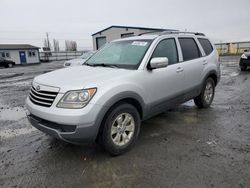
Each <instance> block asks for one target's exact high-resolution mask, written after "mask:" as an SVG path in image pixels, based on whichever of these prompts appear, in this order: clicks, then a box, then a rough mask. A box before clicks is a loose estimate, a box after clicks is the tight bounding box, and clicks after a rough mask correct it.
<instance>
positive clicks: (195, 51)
mask: <svg viewBox="0 0 250 188" xmlns="http://www.w3.org/2000/svg"><path fill="white" fill-rule="evenodd" d="M179 42H180V45H181V50H182V55H183V61H188V60H191V59H196V58H199V57H200V56H201V53H200V50H199V48H198V46H197V44H196V42H195V40H194V39H193V38H179Z"/></svg>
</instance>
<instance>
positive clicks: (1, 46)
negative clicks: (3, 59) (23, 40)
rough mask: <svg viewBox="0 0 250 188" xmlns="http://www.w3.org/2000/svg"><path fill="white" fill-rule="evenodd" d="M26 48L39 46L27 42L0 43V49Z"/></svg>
mask: <svg viewBox="0 0 250 188" xmlns="http://www.w3.org/2000/svg"><path fill="white" fill-rule="evenodd" d="M26 49H39V47H36V46H32V45H29V44H0V50H26Z"/></svg>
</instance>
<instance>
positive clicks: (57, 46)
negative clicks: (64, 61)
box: [53, 39, 60, 52]
mask: <svg viewBox="0 0 250 188" xmlns="http://www.w3.org/2000/svg"><path fill="white" fill-rule="evenodd" d="M53 47H54V51H55V52H59V51H60V47H59V41H58V40H56V39H53Z"/></svg>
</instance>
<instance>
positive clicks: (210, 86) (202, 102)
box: [194, 78, 215, 108]
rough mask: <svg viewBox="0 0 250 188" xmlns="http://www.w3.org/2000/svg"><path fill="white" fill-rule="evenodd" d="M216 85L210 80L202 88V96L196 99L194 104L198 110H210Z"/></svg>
mask: <svg viewBox="0 0 250 188" xmlns="http://www.w3.org/2000/svg"><path fill="white" fill-rule="evenodd" d="M214 92H215V84H214V80H213V79H212V78H208V79H207V80H206V81H205V84H204V86H203V88H202V91H201V94H200V95H199V96H197V97H195V98H194V103H195V105H196V106H197V107H198V108H208V107H210V105H211V104H212V102H213V99H214Z"/></svg>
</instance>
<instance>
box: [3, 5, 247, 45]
mask: <svg viewBox="0 0 250 188" xmlns="http://www.w3.org/2000/svg"><path fill="white" fill-rule="evenodd" d="M0 7H1V11H0V18H1V25H0V44H1V43H28V44H33V45H37V46H39V47H41V46H42V44H43V38H44V37H45V33H46V32H49V36H50V39H53V38H56V39H59V42H60V46H61V47H62V48H63V47H64V40H65V39H68V40H75V41H77V43H78V46H79V49H83V48H92V38H91V34H93V33H95V32H97V31H99V30H102V29H104V28H106V27H109V26H110V25H126V26H140V27H156V28H167V29H178V30H185V29H186V30H187V31H199V32H203V33H205V34H206V35H207V36H209V37H210V38H211V39H212V40H213V41H214V42H220V41H222V42H230V41H245V40H247V41H250V11H249V8H250V0H203V1H202V0H126V1H119V0H92V1H89V0H0Z"/></svg>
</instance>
